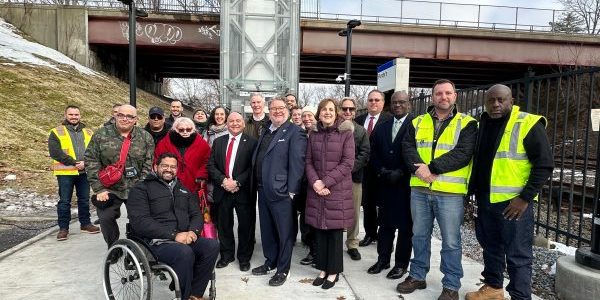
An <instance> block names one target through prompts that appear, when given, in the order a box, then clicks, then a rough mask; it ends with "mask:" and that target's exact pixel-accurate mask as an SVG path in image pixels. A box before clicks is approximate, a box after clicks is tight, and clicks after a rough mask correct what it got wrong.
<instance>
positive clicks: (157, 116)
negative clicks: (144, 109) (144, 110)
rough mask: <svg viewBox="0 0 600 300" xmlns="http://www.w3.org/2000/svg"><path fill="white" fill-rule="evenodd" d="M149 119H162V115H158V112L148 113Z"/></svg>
mask: <svg viewBox="0 0 600 300" xmlns="http://www.w3.org/2000/svg"><path fill="white" fill-rule="evenodd" d="M150 119H152V120H162V119H163V116H162V115H159V114H155V115H150Z"/></svg>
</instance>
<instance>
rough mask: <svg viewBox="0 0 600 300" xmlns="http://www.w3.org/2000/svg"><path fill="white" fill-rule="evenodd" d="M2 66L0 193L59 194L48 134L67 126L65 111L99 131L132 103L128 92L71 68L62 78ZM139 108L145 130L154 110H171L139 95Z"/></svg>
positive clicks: (60, 74)
mask: <svg viewBox="0 0 600 300" xmlns="http://www.w3.org/2000/svg"><path fill="white" fill-rule="evenodd" d="M4 62H7V61H3V60H2V58H0V188H4V187H18V188H21V189H27V190H32V191H37V192H39V193H44V194H53V193H56V179H55V178H54V177H53V176H52V172H51V171H50V170H49V166H50V163H51V160H50V158H49V155H48V146H47V139H48V132H49V130H50V129H52V128H53V127H54V126H56V125H58V124H59V123H60V122H61V121H62V120H63V118H64V108H65V106H66V105H69V104H74V105H77V106H79V107H80V108H81V114H82V122H83V123H85V124H86V125H87V126H88V127H89V128H92V129H96V128H98V126H100V125H101V124H102V123H103V122H104V121H106V119H107V118H108V115H109V114H110V112H111V109H112V104H113V103H116V102H120V103H128V102H129V101H128V99H129V87H128V85H127V84H125V83H123V82H121V81H119V80H117V79H115V78H112V77H109V76H103V77H97V76H87V75H83V74H80V73H79V72H77V71H76V70H75V69H73V68H70V67H64V68H63V72H60V71H56V70H52V69H49V68H44V67H32V66H26V65H19V64H18V65H16V66H9V65H4V64H2V63H4ZM137 103H138V104H137V106H138V115H139V116H140V121H139V124H142V125H143V124H146V122H147V112H148V109H149V108H150V107H152V106H161V107H163V108H165V109H166V108H167V105H166V104H165V103H164V102H162V101H161V100H159V99H158V98H157V97H154V96H152V95H150V94H148V93H145V92H143V91H140V90H138V100H137ZM6 174H16V175H17V181H12V182H6V181H4V180H2V179H3V178H4V176H6Z"/></svg>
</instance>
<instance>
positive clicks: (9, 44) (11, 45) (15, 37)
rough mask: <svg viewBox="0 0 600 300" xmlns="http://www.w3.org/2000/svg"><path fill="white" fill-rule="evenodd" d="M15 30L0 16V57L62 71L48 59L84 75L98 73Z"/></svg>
mask: <svg viewBox="0 0 600 300" xmlns="http://www.w3.org/2000/svg"><path fill="white" fill-rule="evenodd" d="M17 32H18V30H17V29H16V28H15V27H14V26H13V25H11V24H9V23H6V21H4V19H2V18H0V57H3V58H6V59H8V60H11V61H14V62H18V63H24V64H29V65H37V66H44V67H48V68H52V69H54V70H57V71H62V70H60V69H59V68H58V66H57V65H56V64H54V63H52V62H50V61H48V60H52V61H54V62H57V63H59V64H65V65H70V66H73V67H74V68H75V69H77V71H79V72H81V73H83V74H86V75H95V76H98V75H99V74H98V73H96V72H94V71H93V70H92V69H90V68H87V67H84V66H82V65H80V64H79V63H77V62H76V61H74V60H72V59H70V58H69V57H67V56H65V55H64V54H62V53H60V52H58V51H56V50H54V49H51V48H48V47H46V46H42V45H40V44H37V43H33V42H30V41H28V40H26V39H24V38H23V37H22V36H20V35H19V34H17ZM5 65H9V64H5ZM12 65H14V64H12Z"/></svg>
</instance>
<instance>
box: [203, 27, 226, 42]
mask: <svg viewBox="0 0 600 300" xmlns="http://www.w3.org/2000/svg"><path fill="white" fill-rule="evenodd" d="M198 32H199V33H200V34H202V35H204V36H206V37H208V38H209V39H211V40H212V39H214V38H219V37H220V36H221V30H220V29H219V25H212V26H208V25H203V26H200V27H199V28H198Z"/></svg>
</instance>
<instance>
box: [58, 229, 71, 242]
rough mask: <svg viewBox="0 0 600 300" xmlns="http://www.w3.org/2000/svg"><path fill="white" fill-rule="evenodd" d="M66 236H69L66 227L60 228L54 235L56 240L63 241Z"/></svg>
mask: <svg viewBox="0 0 600 300" xmlns="http://www.w3.org/2000/svg"><path fill="white" fill-rule="evenodd" d="M68 238H69V230H68V229H61V230H59V231H58V234H57V235H56V240H57V241H64V240H66V239H68Z"/></svg>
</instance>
